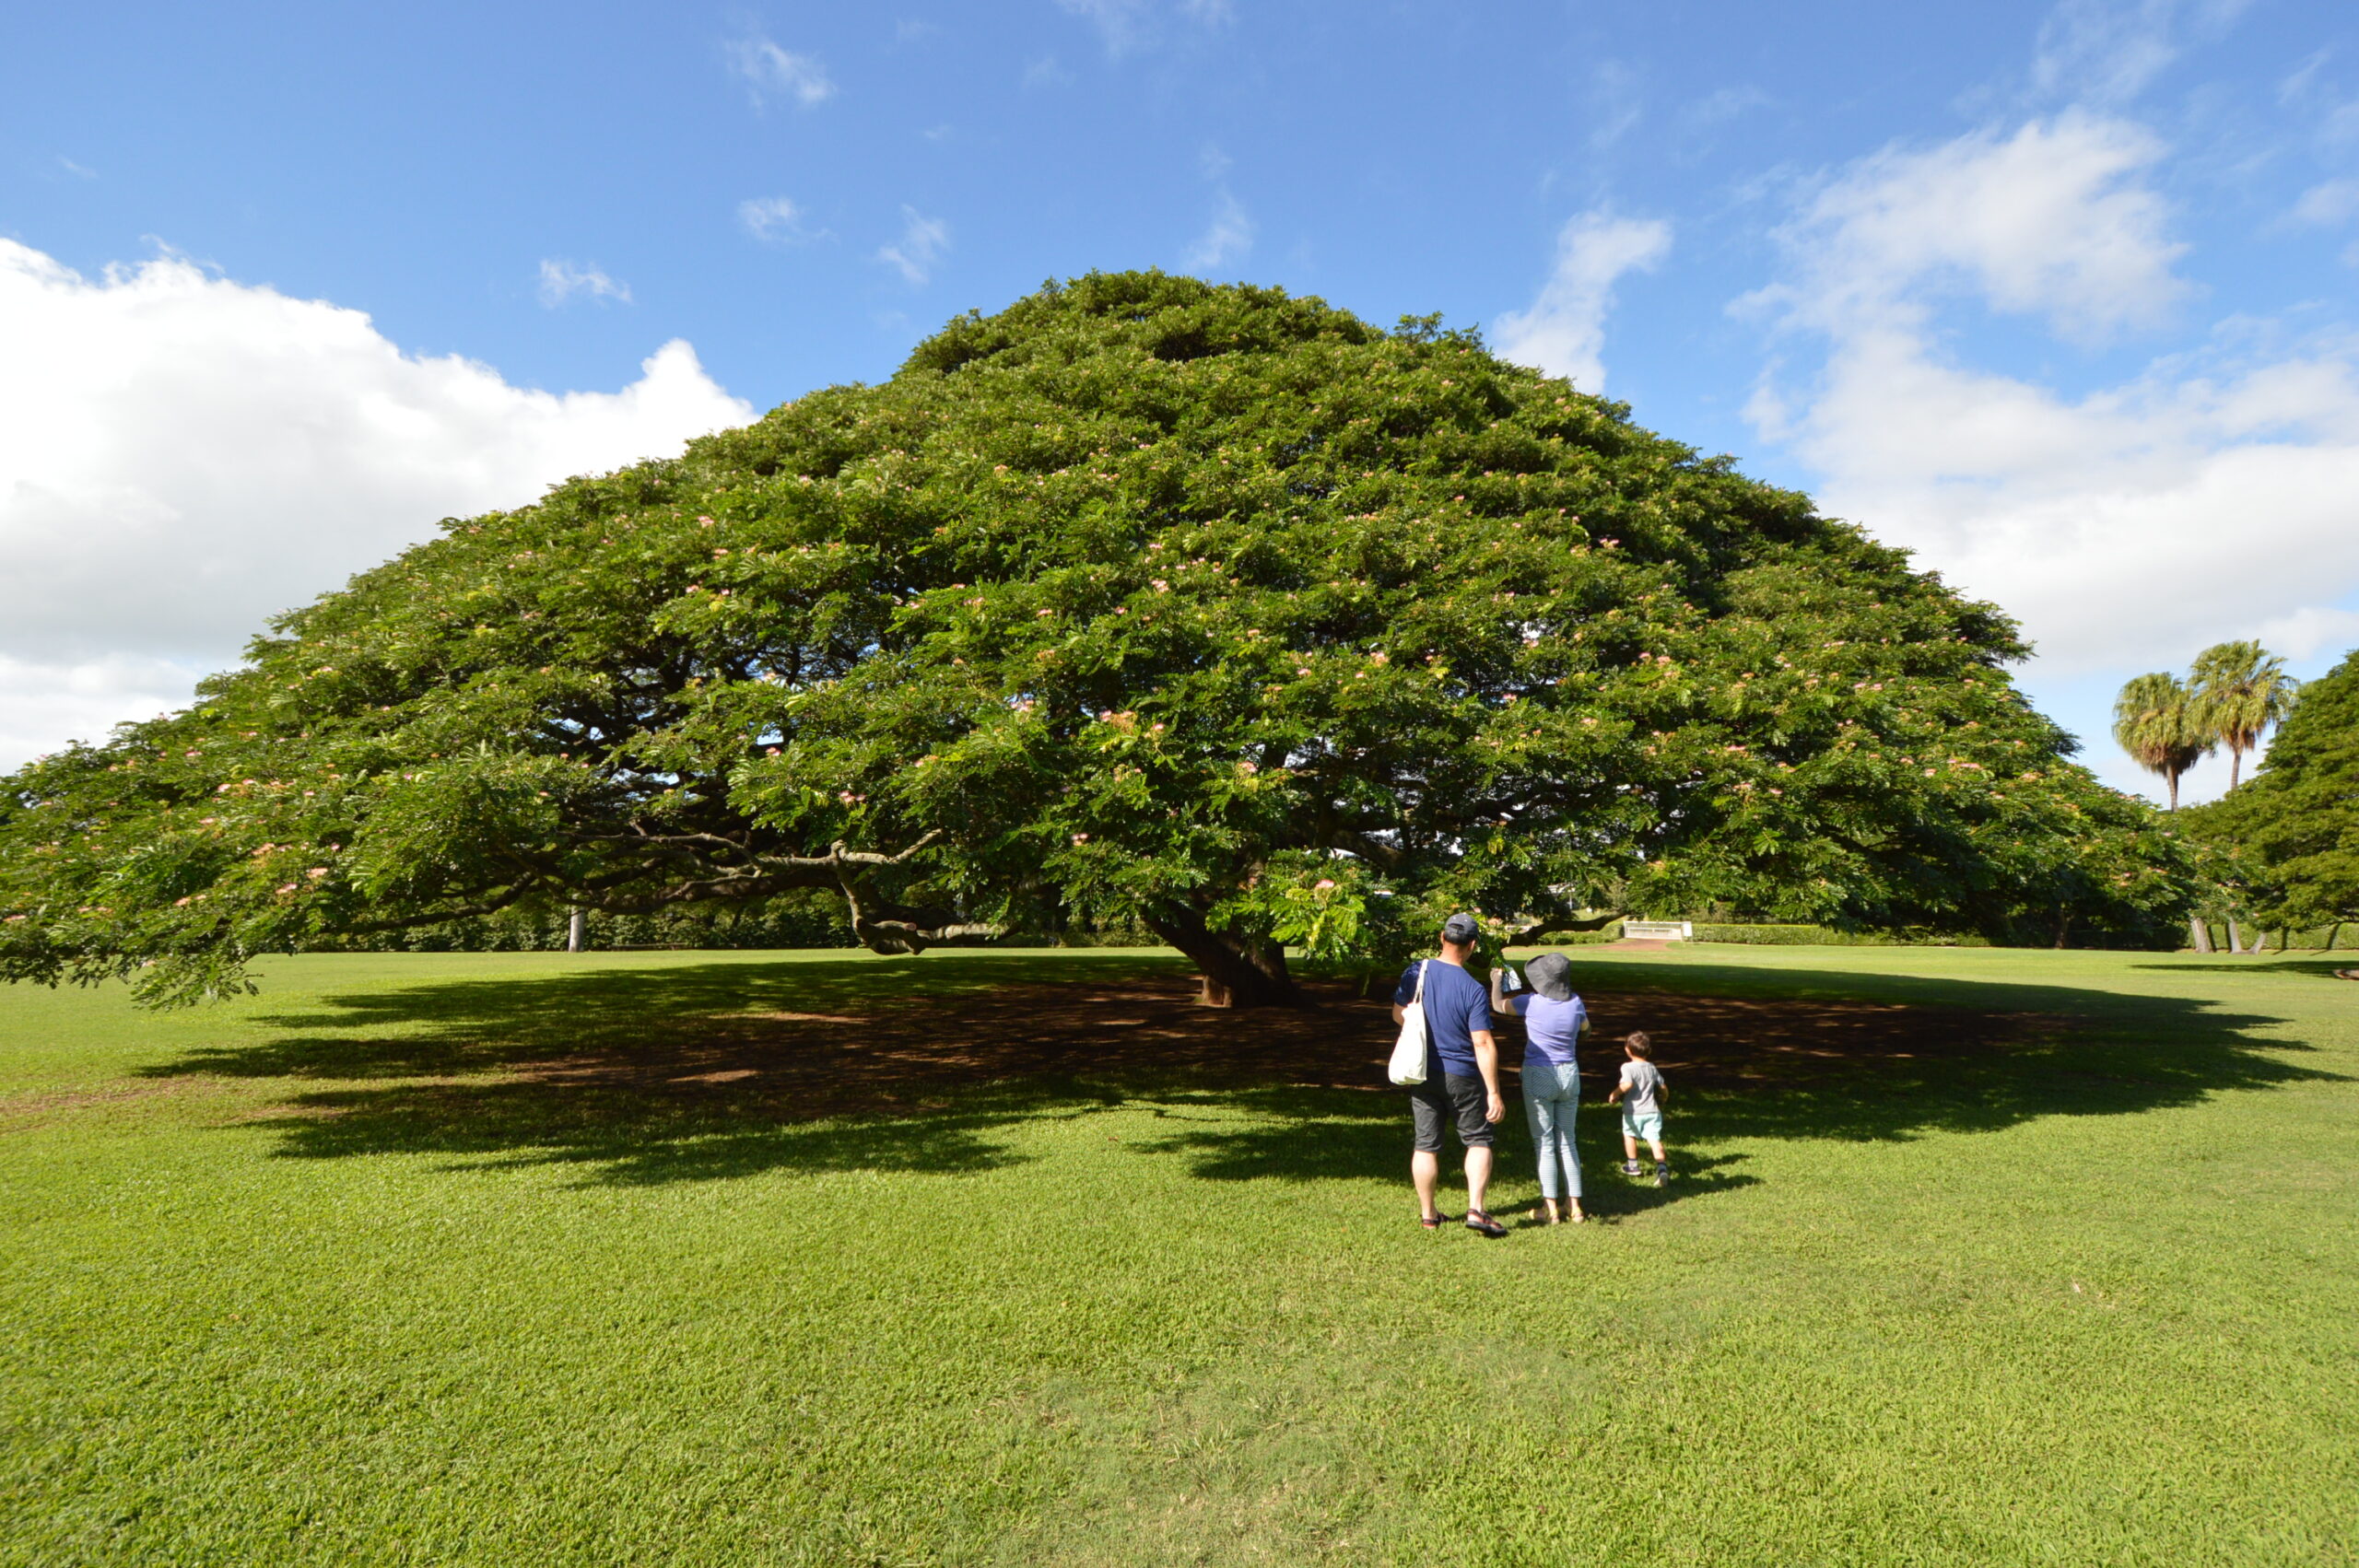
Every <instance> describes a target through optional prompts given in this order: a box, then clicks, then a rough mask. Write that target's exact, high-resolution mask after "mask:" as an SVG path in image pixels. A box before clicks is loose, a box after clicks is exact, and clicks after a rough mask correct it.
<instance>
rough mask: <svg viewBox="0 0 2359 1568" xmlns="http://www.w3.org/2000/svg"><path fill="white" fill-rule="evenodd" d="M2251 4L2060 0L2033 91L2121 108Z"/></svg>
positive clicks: (2036, 59)
mask: <svg viewBox="0 0 2359 1568" xmlns="http://www.w3.org/2000/svg"><path fill="white" fill-rule="evenodd" d="M2250 3H2251V0H2061V3H2060V4H2059V5H2058V6H2057V7H2056V8H2055V9H2054V10H2053V11H2050V12H2049V13H2048V18H2047V20H2046V21H2044V22H2042V23H2041V24H2040V29H2039V42H2038V46H2037V49H2036V52H2035V53H2034V54H2033V57H2032V71H2031V76H2032V86H2033V87H2034V88H2036V90H2038V91H2039V92H2040V93H2042V94H2044V95H2046V96H2048V97H2049V98H2052V99H2066V100H2069V101H2071V102H2074V103H2088V104H2119V103H2123V102H2127V101H2128V100H2129V99H2131V98H2134V97H2136V96H2137V95H2138V94H2139V93H2140V92H2142V91H2143V90H2145V88H2146V86H2147V84H2148V83H2150V82H2152V81H2153V80H2154V78H2155V77H2156V76H2160V75H2161V74H2162V73H2163V71H2164V70H2165V68H2167V67H2168V66H2169V65H2170V64H2171V63H2172V62H2173V61H2175V60H2177V58H2178V57H2179V55H2180V54H2181V53H2184V51H2185V50H2186V48H2187V46H2188V45H2189V43H2191V42H2200V41H2208V40H2210V39H2212V38H2216V37H2218V36H2219V35H2220V34H2221V33H2222V32H2224V31H2225V30H2226V29H2227V28H2228V26H2229V24H2230V23H2232V22H2234V21H2235V20H2236V18H2237V16H2238V15H2239V14H2240V13H2242V12H2243V11H2244V10H2245V8H2246V7H2247V6H2248V5H2249V4H2250Z"/></svg>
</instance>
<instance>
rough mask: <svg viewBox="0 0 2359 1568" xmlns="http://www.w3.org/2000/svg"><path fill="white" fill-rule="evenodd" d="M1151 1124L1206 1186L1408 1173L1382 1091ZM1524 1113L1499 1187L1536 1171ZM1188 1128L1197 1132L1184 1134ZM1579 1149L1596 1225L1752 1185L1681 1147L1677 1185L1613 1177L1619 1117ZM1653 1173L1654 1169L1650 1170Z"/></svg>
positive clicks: (1211, 1111)
mask: <svg viewBox="0 0 2359 1568" xmlns="http://www.w3.org/2000/svg"><path fill="white" fill-rule="evenodd" d="M1154 1116H1155V1117H1156V1122H1157V1123H1158V1124H1159V1125H1168V1128H1169V1130H1168V1131H1167V1132H1166V1133H1165V1135H1164V1136H1163V1137H1161V1138H1158V1139H1156V1140H1153V1141H1149V1142H1146V1143H1144V1144H1142V1145H1139V1147H1140V1148H1142V1149H1143V1150H1144V1152H1146V1153H1156V1154H1171V1155H1178V1156H1180V1157H1182V1158H1184V1159H1185V1160H1186V1161H1187V1162H1188V1170H1189V1174H1191V1176H1199V1177H1202V1178H1203V1179H1204V1180H1207V1181H1280V1182H1321V1181H1341V1180H1353V1179H1359V1178H1365V1177H1367V1176H1370V1175H1371V1174H1372V1173H1373V1174H1379V1175H1381V1176H1382V1177H1383V1179H1385V1180H1387V1181H1389V1182H1393V1183H1400V1182H1402V1181H1404V1180H1405V1178H1406V1176H1407V1174H1408V1168H1409V1127H1408V1112H1407V1109H1406V1107H1405V1106H1403V1105H1402V1096H1400V1095H1398V1094H1389V1093H1385V1092H1383V1091H1380V1090H1379V1091H1354V1090H1348V1089H1306V1088H1299V1087H1296V1086H1292V1085H1286V1086H1271V1087H1265V1088H1260V1089H1241V1090H1231V1091H1228V1092H1226V1093H1215V1092H1203V1091H1198V1092H1193V1093H1183V1094H1165V1095H1161V1096H1158V1099H1157V1103H1156V1106H1155V1107H1154ZM1522 1117H1523V1111H1522V1107H1521V1106H1517V1105H1515V1104H1514V1103H1512V1100H1510V1103H1509V1105H1508V1115H1507V1117H1505V1118H1504V1119H1503V1120H1502V1121H1501V1122H1500V1123H1499V1125H1498V1128H1497V1130H1496V1138H1497V1141H1496V1145H1495V1148H1496V1158H1497V1161H1498V1179H1499V1180H1501V1181H1502V1182H1506V1183H1509V1184H1518V1183H1520V1181H1522V1180H1524V1179H1527V1178H1529V1176H1530V1175H1531V1173H1532V1169H1533V1167H1534V1163H1535V1156H1534V1155H1533V1153H1532V1141H1531V1138H1530V1135H1529V1133H1528V1132H1527V1131H1526V1130H1525V1128H1524V1124H1523V1119H1522ZM1191 1122H1196V1123H1198V1124H1199V1125H1196V1126H1190V1125H1188V1124H1189V1123H1191ZM1575 1125H1576V1128H1577V1133H1578V1141H1579V1147H1580V1159H1581V1171H1582V1176H1583V1182H1582V1185H1583V1187H1584V1188H1586V1192H1585V1195H1584V1197H1583V1200H1582V1201H1583V1206H1584V1207H1585V1208H1587V1209H1588V1210H1589V1211H1590V1214H1591V1216H1592V1217H1593V1218H1614V1217H1619V1216H1621V1215H1625V1214H1633V1213H1637V1212H1640V1211H1644V1210H1648V1209H1657V1208H1661V1207H1662V1206H1663V1205H1664V1204H1666V1203H1674V1202H1677V1201H1679V1200H1680V1199H1685V1198H1700V1197H1706V1196H1708V1195H1710V1194H1714V1193H1719V1192H1728V1191H1732V1190H1734V1189H1735V1188H1741V1187H1751V1186H1754V1185H1755V1183H1756V1182H1757V1181H1758V1179H1759V1178H1758V1177H1755V1176H1747V1175H1745V1174H1744V1173H1743V1172H1741V1171H1738V1170H1736V1169H1735V1168H1734V1167H1735V1166H1738V1165H1741V1164H1743V1163H1744V1161H1745V1160H1746V1158H1747V1157H1748V1156H1746V1155H1744V1154H1743V1153H1725V1152H1722V1153H1713V1152H1706V1151H1697V1150H1692V1149H1685V1148H1683V1149H1681V1150H1680V1151H1678V1153H1677V1155H1676V1159H1675V1164H1676V1165H1677V1169H1678V1173H1679V1174H1678V1177H1677V1179H1676V1180H1674V1181H1673V1182H1672V1183H1671V1184H1670V1185H1669V1186H1667V1187H1662V1188H1657V1187H1655V1186H1653V1185H1652V1183H1651V1176H1649V1179H1648V1180H1647V1181H1645V1182H1643V1183H1642V1182H1634V1181H1630V1180H1628V1179H1626V1178H1625V1177H1624V1176H1621V1175H1620V1174H1619V1171H1618V1167H1619V1165H1620V1163H1621V1159H1622V1143H1621V1132H1620V1129H1621V1117H1620V1115H1619V1113H1617V1112H1614V1111H1612V1110H1609V1109H1605V1108H1603V1107H1592V1108H1591V1110H1590V1115H1589V1116H1588V1117H1583V1118H1581V1119H1580V1120H1579V1121H1577V1123H1576V1124H1575ZM1458 1163H1459V1153H1458V1150H1457V1146H1456V1145H1455V1144H1451V1145H1449V1146H1448V1147H1446V1148H1445V1150H1444V1151H1443V1153H1442V1168H1443V1172H1444V1175H1443V1188H1444V1190H1445V1191H1447V1190H1448V1189H1449V1187H1450V1186H1451V1184H1452V1182H1453V1180H1454V1177H1453V1176H1451V1175H1450V1174H1449V1173H1451V1172H1452V1171H1453V1170H1454V1169H1455V1168H1456V1167H1457V1165H1458ZM1648 1164H1649V1167H1651V1165H1652V1161H1651V1160H1649V1162H1648Z"/></svg>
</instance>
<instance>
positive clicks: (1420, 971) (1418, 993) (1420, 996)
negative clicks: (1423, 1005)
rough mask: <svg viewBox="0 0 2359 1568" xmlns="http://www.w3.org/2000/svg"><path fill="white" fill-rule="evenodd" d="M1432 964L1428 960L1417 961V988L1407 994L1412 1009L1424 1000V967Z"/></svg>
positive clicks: (1430, 960)
mask: <svg viewBox="0 0 2359 1568" xmlns="http://www.w3.org/2000/svg"><path fill="white" fill-rule="evenodd" d="M1432 962H1433V960H1432V959H1430V958H1420V959H1418V960H1417V988H1416V989H1414V990H1413V991H1411V992H1410V993H1409V1005H1410V1006H1411V1007H1414V1006H1416V1005H1417V1004H1418V1003H1419V1002H1421V1001H1423V1000H1426V965H1428V964H1430V963H1432Z"/></svg>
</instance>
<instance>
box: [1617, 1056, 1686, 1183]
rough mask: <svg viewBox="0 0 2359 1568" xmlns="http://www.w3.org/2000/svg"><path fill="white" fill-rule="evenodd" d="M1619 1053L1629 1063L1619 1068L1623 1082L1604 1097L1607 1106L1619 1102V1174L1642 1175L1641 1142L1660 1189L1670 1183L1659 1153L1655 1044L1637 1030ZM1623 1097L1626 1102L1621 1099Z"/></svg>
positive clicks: (1658, 1080)
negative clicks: (1651, 1158) (1652, 1159)
mask: <svg viewBox="0 0 2359 1568" xmlns="http://www.w3.org/2000/svg"><path fill="white" fill-rule="evenodd" d="M1622 1053H1623V1055H1624V1056H1625V1057H1626V1058H1627V1060H1625V1062H1623V1064H1622V1082H1619V1083H1616V1084H1615V1085H1614V1093H1612V1094H1608V1095H1606V1096H1605V1103H1606V1104H1607V1105H1609V1106H1610V1105H1612V1104H1614V1101H1616V1100H1621V1101H1622V1174H1623V1175H1624V1176H1638V1175H1641V1174H1643V1167H1642V1166H1640V1164H1638V1143H1639V1141H1640V1140H1641V1139H1643V1140H1645V1141H1647V1142H1648V1143H1649V1144H1651V1145H1652V1146H1653V1148H1654V1155H1655V1185H1656V1186H1657V1187H1661V1185H1662V1184H1663V1183H1665V1182H1667V1181H1669V1180H1670V1179H1671V1164H1670V1163H1669V1162H1668V1161H1666V1160H1665V1159H1664V1158H1663V1153H1662V1102H1663V1095H1664V1094H1665V1092H1666V1091H1665V1090H1664V1088H1663V1083H1662V1074H1661V1072H1660V1071H1657V1070H1656V1068H1655V1064H1654V1062H1653V1060H1652V1058H1653V1056H1654V1054H1655V1047H1654V1042H1652V1041H1651V1040H1649V1039H1648V1038H1647V1036H1646V1032H1645V1031H1644V1030H1640V1031H1638V1032H1637V1033H1636V1034H1633V1035H1630V1036H1627V1037H1625V1039H1624V1040H1623V1042H1622ZM1625 1095H1627V1096H1628V1098H1627V1099H1624V1098H1623V1096H1625Z"/></svg>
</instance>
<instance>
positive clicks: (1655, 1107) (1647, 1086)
mask: <svg viewBox="0 0 2359 1568" xmlns="http://www.w3.org/2000/svg"><path fill="white" fill-rule="evenodd" d="M1661 1087H1662V1074H1661V1073H1660V1072H1657V1071H1655V1064H1654V1063H1653V1062H1650V1061H1625V1062H1624V1063H1623V1064H1622V1107H1623V1109H1625V1110H1626V1111H1628V1112H1629V1113H1630V1114H1631V1115H1632V1116H1661V1114H1662V1102H1661V1101H1660V1100H1658V1099H1656V1098H1655V1091H1656V1090H1658V1089H1660V1088H1661Z"/></svg>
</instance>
